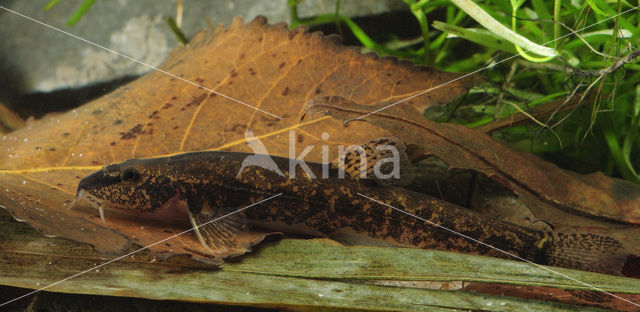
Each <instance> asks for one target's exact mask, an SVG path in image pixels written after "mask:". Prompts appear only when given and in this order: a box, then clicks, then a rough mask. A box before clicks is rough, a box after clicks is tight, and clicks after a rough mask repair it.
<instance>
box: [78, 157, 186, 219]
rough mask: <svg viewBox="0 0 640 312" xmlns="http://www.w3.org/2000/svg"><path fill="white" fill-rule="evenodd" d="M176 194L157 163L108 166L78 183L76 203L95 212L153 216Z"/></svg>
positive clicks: (135, 161)
mask: <svg viewBox="0 0 640 312" xmlns="http://www.w3.org/2000/svg"><path fill="white" fill-rule="evenodd" d="M176 193H177V189H176V187H175V184H174V183H172V179H171V176H170V175H169V174H168V172H167V169H166V166H163V164H162V163H161V161H159V160H156V159H130V160H127V161H125V162H123V163H119V164H113V165H107V166H105V167H104V168H103V169H102V170H100V171H97V172H94V173H93V174H91V175H89V176H87V177H85V178H83V179H82V180H80V182H79V184H78V192H77V195H76V200H87V199H88V200H89V201H90V203H91V204H92V205H93V206H94V207H96V208H100V209H102V208H105V209H111V210H114V209H115V210H135V211H139V212H145V211H147V212H152V211H154V210H156V209H158V208H160V207H162V205H164V204H165V203H167V202H168V201H169V200H170V199H171V198H172V197H174V196H175V195H176Z"/></svg>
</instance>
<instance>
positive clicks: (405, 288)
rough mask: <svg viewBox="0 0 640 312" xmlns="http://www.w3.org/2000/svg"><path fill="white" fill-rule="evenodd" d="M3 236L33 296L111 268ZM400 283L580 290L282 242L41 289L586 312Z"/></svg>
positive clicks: (497, 270) (10, 280)
mask: <svg viewBox="0 0 640 312" xmlns="http://www.w3.org/2000/svg"><path fill="white" fill-rule="evenodd" d="M0 229H1V230H0V251H1V253H0V284H3V285H9V286H16V287H25V288H32V289H37V288H40V287H44V286H46V285H49V284H51V283H55V282H57V281H59V280H62V279H64V278H67V277H69V276H72V275H74V274H77V273H79V272H83V271H85V270H87V269H89V268H92V267H94V266H96V265H100V264H101V263H104V262H106V261H108V260H109V259H107V258H105V257H102V256H101V255H99V254H96V253H94V252H93V251H92V250H91V249H90V248H89V247H88V246H86V245H79V244H75V243H73V242H70V241H67V240H64V239H58V238H45V237H43V236H41V235H40V234H38V233H37V232H35V231H34V230H32V229H31V228H30V227H28V226H26V225H25V224H21V223H18V222H15V221H13V220H11V218H10V217H8V216H7V215H6V213H4V212H2V213H1V214H0ZM461 263H462V264H461ZM557 270H558V271H562V272H563V273H565V274H571V276H573V277H575V278H579V279H581V280H584V281H585V282H589V283H593V284H597V285H598V286H599V287H602V288H603V289H606V290H609V291H615V292H620V293H622V292H624V293H636V294H637V293H640V281H638V280H633V279H625V278H618V277H611V276H605V275H599V274H592V273H584V272H578V271H571V270H560V269H557ZM389 281H396V283H389ZM404 281H479V282H486V281H490V282H500V283H508V284H522V285H545V286H554V287H560V288H572V289H583V287H582V288H581V287H580V286H579V285H577V284H576V283H573V282H571V281H569V280H566V279H564V278H562V277H558V276H554V275H552V274H548V273H546V272H544V271H541V270H540V269H536V268H532V267H530V266H528V265H527V264H524V263H518V262H513V261H504V260H499V259H493V258H486V257H475V256H467V255H464V256H461V255H458V254H453V253H446V252H437V251H425V250H418V249H395V248H376V247H345V246H341V245H338V244H336V243H333V242H330V241H327V240H295V239H285V240H281V241H276V242H271V243H267V244H265V246H262V247H260V248H259V249H257V250H255V251H254V252H253V253H252V254H249V255H246V256H244V257H242V258H240V259H239V260H237V261H234V262H233V263H226V264H225V265H223V266H222V268H221V269H211V268H203V267H197V264H195V263H192V262H189V261H186V260H185V259H174V260H172V261H171V262H169V263H167V262H159V261H156V259H155V258H154V257H151V256H149V255H148V254H145V253H144V251H143V252H140V253H137V254H135V255H132V256H130V257H127V258H126V259H122V260H121V261H117V262H113V263H110V264H108V265H106V266H104V267H101V268H99V269H95V270H89V271H88V272H86V273H85V274H82V275H80V276H77V277H75V278H73V279H69V280H67V281H65V282H62V283H59V284H56V285H55V286H52V287H50V288H48V289H47V290H48V291H56V292H65V293H82V294H97V295H110V296H127V297H139V298H147V299H165V300H183V301H192V302H209V303H219V304H233V305H250V306H257V307H285V308H295V309H303V310H321V309H323V308H330V309H346V310H353V309H366V310H377V311H434V310H440V309H443V308H444V307H446V308H459V309H484V310H493V311H509V310H514V309H517V310H520V311H539V310H548V309H554V310H557V311H578V310H579V311H585V310H586V309H585V307H577V306H569V305H565V304H560V303H554V302H546V301H536V300H528V299H519V298H513V297H506V296H492V295H486V294H481V293H474V292H465V291H445V290H433V289H421V288H416V287H421V286H420V284H416V283H413V284H403V283H402V282H404ZM385 282H386V283H385ZM380 284H386V285H393V287H390V286H384V285H380Z"/></svg>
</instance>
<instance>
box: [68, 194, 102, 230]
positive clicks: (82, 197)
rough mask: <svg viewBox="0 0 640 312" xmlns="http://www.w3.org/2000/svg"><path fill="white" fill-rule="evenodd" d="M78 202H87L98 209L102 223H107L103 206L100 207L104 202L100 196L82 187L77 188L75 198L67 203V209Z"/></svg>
mask: <svg viewBox="0 0 640 312" xmlns="http://www.w3.org/2000/svg"><path fill="white" fill-rule="evenodd" d="M80 202H85V203H89V204H90V205H91V207H93V208H96V209H98V211H99V212H100V220H102V223H107V222H106V221H105V219H104V208H103V207H102V206H103V203H104V202H103V201H102V200H101V199H100V198H98V197H96V196H94V195H92V194H91V193H89V192H87V191H86V190H84V189H80V188H79V189H78V194H77V195H76V199H75V200H74V201H73V202H72V203H71V205H69V208H67V209H72V208H74V207H76V206H78V203H80Z"/></svg>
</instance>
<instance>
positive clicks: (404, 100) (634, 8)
mask: <svg viewBox="0 0 640 312" xmlns="http://www.w3.org/2000/svg"><path fill="white" fill-rule="evenodd" d="M638 8H640V5H639V6H636V7H633V8H631V9H628V10H626V11H624V12H621V13H619V14H616V15H614V16H611V17H607V18H605V19H603V20H601V21H599V22H597V23H593V24H591V25H589V26H585V27H584V28H581V29H578V30H576V31H572V32H571V33H568V34H566V35H564V36H561V37H558V38H556V39H553V40H551V41H549V42H546V43H543V44H542V45H543V46H545V45H548V44H550V43H553V42H555V41H558V40H560V39H562V38H565V37H568V36H571V35H573V34H577V32H579V31H583V30H585V29H588V28H591V27H593V26H595V25H598V24H600V23H602V22H605V21H607V20H610V19H612V18H616V17H618V16H620V15H623V14H626V13H628V12H631V11H633V10H637V9H638ZM530 51H531V50H525V52H530ZM518 56H519V54H515V55H512V56H510V57H507V58H505V59H503V60H500V61H498V62H495V63H493V64H490V65H487V66H485V67H483V68H480V69H477V70H474V71H472V72H470V73H466V74H464V75H462V76H460V77H458V78H455V79H453V80H450V81H447V82H445V83H442V84H440V85H437V86H435V87H431V88H429V89H427V90H425V91H422V92H420V93H417V94H414V95H412V96H410V97H408V98H405V99H402V100H400V101H397V102H395V103H391V104H389V105H387V106H384V107H382V108H378V109H376V110H374V111H372V112H369V113H367V114H365V115H362V116H360V117H357V118H354V119H351V120H348V121H347V122H349V121H353V120H360V119H362V118H365V117H367V116H369V115H371V114H375V113H378V112H380V111H383V110H385V109H387V108H389V107H391V106H395V105H397V104H400V103H402V102H406V101H408V100H410V99H413V98H414V97H417V96H421V95H423V94H425V93H429V92H431V91H433V90H435V89H438V88H441V87H444V86H446V85H448V84H450V83H452V82H456V81H458V80H460V79H464V78H466V77H469V76H471V75H474V74H477V73H479V72H481V71H483V70H485V69H487V68H490V67H493V66H495V65H497V64H500V63H503V62H506V61H508V60H510V59H512V58H515V57H518Z"/></svg>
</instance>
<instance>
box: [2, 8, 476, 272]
mask: <svg viewBox="0 0 640 312" xmlns="http://www.w3.org/2000/svg"><path fill="white" fill-rule="evenodd" d="M161 68H162V70H165V71H167V72H170V73H172V74H175V75H177V76H179V77H181V78H184V79H186V80H189V81H194V82H197V83H198V84H200V85H202V86H204V87H206V88H209V89H213V90H215V91H217V92H219V93H221V94H225V95H227V96H230V97H233V98H236V99H239V100H241V101H243V102H245V103H249V104H251V105H254V106H256V107H259V108H260V109H263V110H265V111H268V112H270V113H273V114H275V115H278V116H281V117H282V120H279V119H277V118H274V117H272V116H270V115H268V114H265V113H262V112H259V111H256V110H255V109H253V108H250V107H247V106H243V105H241V104H239V103H237V102H234V101H231V100H229V99H228V98H225V97H223V96H221V95H219V94H218V95H217V94H210V93H209V92H207V91H206V90H204V89H202V88H200V87H197V86H194V85H191V84H187V83H185V82H184V81H180V80H179V79H176V78H172V77H170V76H167V75H165V74H163V73H160V72H154V73H151V74H148V75H146V76H144V77H142V78H140V79H138V80H136V81H134V82H132V83H130V84H128V85H126V86H124V87H121V88H120V89H118V90H116V91H114V92H112V93H110V94H108V95H106V96H104V97H102V98H100V99H98V100H95V101H93V102H91V103H88V104H86V105H84V106H83V107H81V108H79V109H77V110H74V111H72V112H68V113H65V114H62V115H58V116H56V117H51V118H45V119H43V120H40V121H37V122H34V123H33V124H30V125H29V126H28V127H27V128H24V129H20V130H18V131H15V132H13V133H11V134H10V135H8V136H6V137H4V138H3V139H2V140H1V141H0V150H2V151H3V152H2V154H0V168H2V169H0V205H1V206H3V207H5V208H6V209H8V210H9V211H10V212H11V213H12V215H13V216H14V217H15V218H17V219H20V220H23V221H25V222H28V223H29V224H31V225H32V226H33V227H35V228H36V229H38V230H39V231H40V232H42V233H44V234H46V235H53V236H62V237H66V238H70V239H73V240H75V241H79V242H85V243H89V244H91V245H93V246H94V247H95V248H96V249H97V250H99V251H101V252H103V253H120V252H122V251H123V250H127V248H128V244H129V241H130V240H131V241H133V242H134V243H135V244H138V245H148V244H151V243H154V242H156V241H158V240H160V239H162V238H166V237H169V236H171V235H173V234H174V233H178V232H179V231H181V230H183V229H181V228H177V227H172V226H167V225H162V224H157V223H156V224H154V223H139V222H131V221H130V220H126V219H121V218H113V217H110V216H109V215H107V223H106V225H105V224H102V223H101V221H100V219H99V217H98V215H97V212H95V211H89V212H87V211H85V210H82V209H72V210H67V209H66V208H68V207H69V204H70V203H71V201H72V200H73V199H74V195H75V191H76V186H77V183H78V181H79V180H80V179H81V178H82V177H84V176H86V175H88V174H89V173H91V172H93V171H96V170H99V169H100V168H101V167H102V165H103V164H104V163H105V162H109V163H117V162H121V161H124V160H126V159H129V158H136V157H138V158H139V157H154V156H168V155H171V154H175V153H182V152H188V151H201V150H233V151H248V149H247V147H246V144H245V140H244V132H245V129H251V130H253V132H254V134H255V135H256V136H257V137H259V138H261V139H262V141H263V142H264V144H265V145H266V146H267V148H268V150H269V151H270V152H271V153H272V154H274V155H280V156H288V149H289V133H288V130H296V135H295V137H294V142H295V143H296V150H297V154H296V155H299V153H300V151H301V150H302V149H303V147H306V146H309V145H313V144H320V143H321V144H327V145H330V146H331V150H332V151H335V149H334V148H335V147H336V145H338V144H343V145H351V144H361V143H364V142H366V141H369V140H370V139H372V138H376V137H381V136H386V135H388V132H387V131H385V130H383V129H381V128H379V127H377V126H374V125H370V124H366V123H360V124H359V125H354V126H351V127H349V128H348V129H347V131H345V129H344V127H343V125H342V123H341V122H339V121H337V120H335V119H332V118H330V117H326V116H325V117H320V118H317V119H312V120H307V121H305V122H303V123H300V122H299V119H300V117H301V115H302V114H303V112H304V104H305V103H306V102H307V101H309V100H310V99H312V98H314V97H317V96H320V95H339V96H343V97H346V98H349V99H352V100H353V101H356V102H359V103H375V102H380V101H393V100H398V99H402V98H406V97H408V96H411V95H414V94H417V93H418V92H420V91H421V90H425V89H428V88H430V87H432V86H434V85H438V84H441V83H444V82H447V81H450V80H451V79H454V78H456V77H459V75H456V74H449V73H444V72H440V71H437V70H434V69H430V68H426V67H417V66H413V65H411V64H409V63H404V62H398V61H396V60H394V59H390V58H378V57H376V56H374V55H371V54H368V55H361V54H360V53H359V52H357V51H356V50H354V49H350V48H346V47H344V46H342V45H341V44H339V43H337V42H336V41H335V40H332V39H331V38H327V37H324V36H322V35H320V34H318V33H313V34H309V33H308V32H307V30H306V29H305V28H297V29H295V30H289V29H287V27H286V25H284V24H279V25H275V26H268V25H266V20H265V19H264V18H262V17H259V18H256V19H255V20H254V21H252V22H250V23H246V24H245V23H243V22H242V21H241V19H236V20H234V22H233V23H232V25H231V26H230V27H229V28H227V29H225V28H223V27H218V28H217V29H215V31H213V33H207V32H200V33H199V34H198V35H196V36H195V38H193V40H192V41H191V42H190V43H189V45H188V46H186V47H183V48H178V49H176V50H175V51H173V52H172V54H171V55H170V56H169V57H168V59H167V60H166V61H165V62H164V63H163V65H162V66H161ZM473 80H474V79H464V80H458V81H455V82H453V83H451V84H449V85H448V86H447V88H446V90H445V89H442V92H432V93H429V94H427V95H425V96H420V97H416V98H415V99H412V100H411V101H409V104H410V105H413V106H414V107H416V108H419V109H421V108H424V107H427V106H430V105H434V104H439V103H443V102H448V101H451V100H452V99H454V98H455V97H457V96H459V95H461V94H463V93H464V92H465V91H466V89H467V88H468V87H469V86H470V85H471V84H473ZM414 112H416V115H418V114H417V111H414ZM323 132H327V133H328V134H329V135H330V137H329V140H328V141H326V142H325V141H322V140H321V134H322V133H323ZM303 144H304V146H302V145H303ZM335 156H337V155H333V156H332V157H335ZM306 160H308V161H321V154H320V153H319V152H318V151H317V149H316V151H314V152H312V153H311V154H310V155H309V156H308V157H306ZM247 204H250V203H247ZM177 240H178V242H176V241H175V240H172V241H168V242H166V243H162V244H158V245H154V246H153V247H151V249H152V251H153V252H154V253H155V254H162V253H164V254H174V253H190V254H196V255H200V258H202V259H206V255H207V253H206V250H204V249H203V248H202V246H200V244H199V243H198V241H197V239H195V236H193V235H191V234H187V235H184V236H181V237H179V238H177ZM210 260H211V261H214V260H215V259H210ZM214 262H215V261H214Z"/></svg>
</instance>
